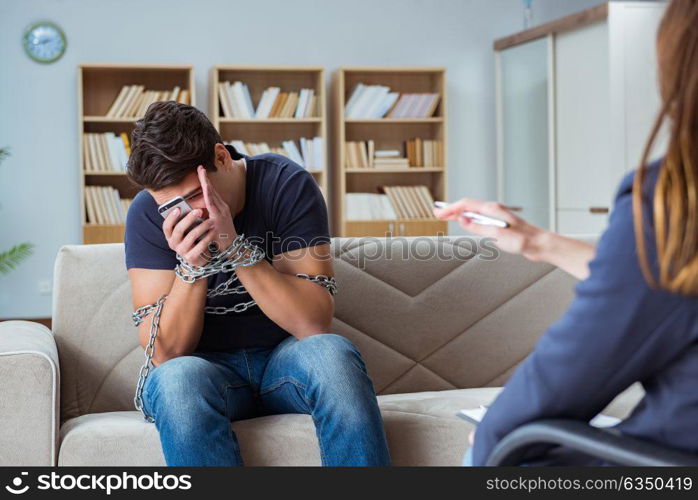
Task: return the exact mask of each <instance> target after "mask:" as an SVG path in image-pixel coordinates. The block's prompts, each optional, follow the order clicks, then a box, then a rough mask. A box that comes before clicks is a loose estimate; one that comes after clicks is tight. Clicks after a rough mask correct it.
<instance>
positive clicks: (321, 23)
mask: <svg viewBox="0 0 698 500" xmlns="http://www.w3.org/2000/svg"><path fill="white" fill-rule="evenodd" d="M596 3H599V1H598V0H535V1H534V21H536V22H543V21H546V20H549V19H551V18H553V17H557V16H559V15H562V14H566V13H569V12H572V11H576V10H581V9H584V8H586V7H589V6H590V5H593V4H596ZM521 5H522V3H521V1H520V0H293V1H288V0H258V1H254V2H251V1H241V0H202V1H200V2H197V3H196V4H192V3H190V2H181V1H173V0H148V1H146V2H144V1H137V0H120V1H106V0H91V1H85V0H21V1H20V0H0V62H1V63H2V70H0V113H1V114H0V145H3V146H4V145H9V146H10V147H11V149H12V156H11V157H10V158H9V159H8V160H7V161H6V162H5V163H4V164H3V165H1V166H0V221H1V222H0V250H4V249H7V248H9V247H11V246H12V245H14V244H15V243H18V242H21V241H31V242H33V243H35V244H36V251H35V255H34V256H33V257H32V258H31V259H30V260H29V261H27V262H25V263H24V264H22V265H21V267H20V268H19V269H18V270H17V271H16V272H14V273H12V274H10V275H9V276H5V277H0V318H9V317H25V318H29V317H44V316H50V314H51V297H50V296H46V295H39V293H38V282H39V281H40V280H49V281H50V280H51V279H52V275H53V261H54V258H55V255H56V252H57V251H58V249H59V248H60V246H61V245H63V244H67V243H79V242H80V239H81V234H80V233H81V229H80V214H79V199H78V189H79V187H78V186H79V177H78V172H79V170H78V165H77V161H78V160H77V159H78V139H77V134H78V119H77V104H76V100H77V90H76V89H77V87H76V67H77V65H78V64H80V63H94V62H126V63H128V62H144V63H155V62H158V63H189V64H193V65H194V67H195V76H196V92H197V102H198V104H199V107H200V108H201V109H202V110H204V111H206V112H207V111H208V109H207V103H208V72H209V69H210V68H211V66H214V65H216V64H313V65H322V66H325V68H326V70H327V73H328V76H329V75H330V74H331V72H332V71H333V70H335V69H336V68H337V67H339V66H342V65H434V66H445V67H446V68H447V72H448V94H449V95H448V106H449V109H448V113H449V123H448V134H449V137H448V139H449V163H450V171H449V193H448V194H449V198H452V199H453V198H456V197H458V196H465V195H468V196H473V197H484V198H489V197H493V196H494V194H495V132H494V130H495V123H494V68H493V55H492V41H493V40H494V39H495V38H498V37H501V36H505V35H508V34H510V33H513V32H515V31H518V30H520V29H521V27H522V7H521ZM41 19H48V20H51V21H54V22H56V23H57V24H58V25H59V26H61V27H62V28H63V30H64V31H65V33H66V34H67V37H68V49H67V51H66V54H65V56H64V57H63V58H62V59H61V60H59V61H58V62H57V63H54V64H50V65H40V64H37V63H34V62H32V61H31V60H30V59H29V58H28V57H26V56H25V55H24V52H23V50H22V47H21V37H22V33H23V30H24V28H25V27H26V26H27V25H29V24H31V23H33V22H35V21H37V20H41Z"/></svg>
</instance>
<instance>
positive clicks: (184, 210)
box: [158, 196, 204, 243]
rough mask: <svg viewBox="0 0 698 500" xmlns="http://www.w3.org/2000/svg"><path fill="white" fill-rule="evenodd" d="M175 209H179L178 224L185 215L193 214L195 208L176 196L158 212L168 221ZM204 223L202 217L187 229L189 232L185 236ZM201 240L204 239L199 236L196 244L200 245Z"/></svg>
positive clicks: (159, 208)
mask: <svg viewBox="0 0 698 500" xmlns="http://www.w3.org/2000/svg"><path fill="white" fill-rule="evenodd" d="M175 208H179V219H177V222H179V221H180V220H182V218H184V216H185V215H187V214H188V213H189V212H191V211H192V210H193V208H191V205H190V204H189V203H187V200H185V199H184V198H182V197H181V196H175V197H174V198H172V199H171V200H168V201H166V202H165V203H163V204H162V205H160V206H159V207H158V212H160V215H162V218H163V219H166V218H167V216H168V215H169V214H170V212H172V211H173V210H174V209H175ZM203 221H204V220H203V219H202V218H201V217H197V218H196V219H195V220H194V223H193V224H192V225H191V226H189V227H188V228H187V230H186V231H185V232H184V234H187V233H188V232H189V231H191V230H192V229H194V228H195V227H196V226H198V225H199V224H201V223H202V222H203ZM201 238H202V237H201V236H199V237H198V238H197V239H196V242H197V243H198V242H199V241H201Z"/></svg>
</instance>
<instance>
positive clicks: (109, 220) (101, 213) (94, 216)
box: [85, 186, 132, 224]
mask: <svg viewBox="0 0 698 500" xmlns="http://www.w3.org/2000/svg"><path fill="white" fill-rule="evenodd" d="M131 201H132V200H131V199H130V198H120V197H119V191H118V190H117V189H115V188H113V187H111V186H85V205H86V206H87V222H89V223H90V224H125V223H126V214H127V213H128V207H129V206H130V205H131Z"/></svg>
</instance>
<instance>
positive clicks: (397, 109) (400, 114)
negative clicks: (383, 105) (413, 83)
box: [388, 93, 440, 118]
mask: <svg viewBox="0 0 698 500" xmlns="http://www.w3.org/2000/svg"><path fill="white" fill-rule="evenodd" d="M439 100H440V96H439V94H432V93H419V94H402V95H401V96H400V99H399V100H398V101H397V103H396V104H395V106H394V107H393V108H392V109H391V110H390V113H388V118H429V117H431V116H433V115H434V111H436V107H437V106H438V105H439Z"/></svg>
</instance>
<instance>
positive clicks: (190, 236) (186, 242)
mask: <svg viewBox="0 0 698 500" xmlns="http://www.w3.org/2000/svg"><path fill="white" fill-rule="evenodd" d="M179 213H180V211H179V208H175V209H174V210H173V211H172V212H171V213H170V214H169V215H168V216H167V218H166V219H165V222H164V223H163V224H162V231H163V232H164V233H165V238H166V239H167V244H168V245H169V246H170V248H171V249H172V250H174V251H175V252H177V253H178V254H179V255H181V256H182V257H183V258H184V260H186V261H187V262H188V263H189V264H191V265H194V266H202V265H204V264H206V262H207V258H206V257H205V254H204V252H205V251H206V250H207V249H208V245H209V243H211V241H212V240H213V236H214V233H213V231H210V229H211V228H212V227H213V221H209V220H205V221H203V222H202V223H201V224H199V225H198V226H196V227H195V228H193V229H192V230H191V231H189V232H188V233H186V234H185V232H186V231H187V229H189V228H190V227H191V225H192V224H194V221H196V218H197V217H201V210H198V209H197V210H192V211H191V212H189V213H188V214H187V215H185V216H184V217H182V220H181V221H179V222H177V219H178V218H179ZM207 231H208V232H207ZM200 236H202V238H201V241H199V242H198V243H196V239H197V238H199V237H200Z"/></svg>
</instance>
